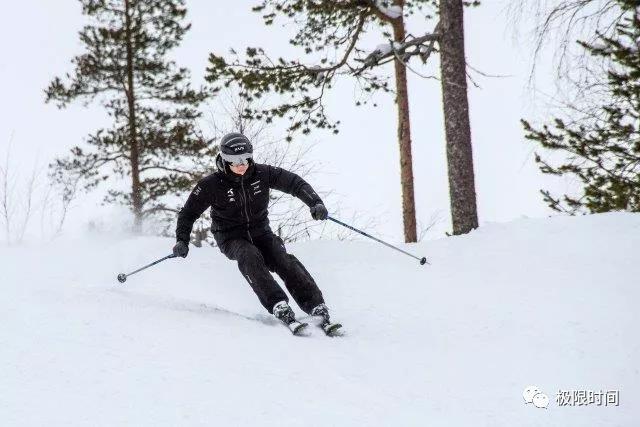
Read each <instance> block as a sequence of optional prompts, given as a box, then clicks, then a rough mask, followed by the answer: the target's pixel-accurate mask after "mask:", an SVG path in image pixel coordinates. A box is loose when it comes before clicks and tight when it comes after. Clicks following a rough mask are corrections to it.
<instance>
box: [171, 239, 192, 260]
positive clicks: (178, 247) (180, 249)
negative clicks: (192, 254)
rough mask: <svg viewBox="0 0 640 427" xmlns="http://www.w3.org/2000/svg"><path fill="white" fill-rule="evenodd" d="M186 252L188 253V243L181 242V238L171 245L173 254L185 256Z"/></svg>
mask: <svg viewBox="0 0 640 427" xmlns="http://www.w3.org/2000/svg"><path fill="white" fill-rule="evenodd" d="M188 253H189V243H187V242H183V241H182V240H178V242H177V243H176V244H175V246H174V247H173V255H174V256H180V257H182V258H186V257H187V254H188Z"/></svg>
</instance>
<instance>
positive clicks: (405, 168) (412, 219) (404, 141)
mask: <svg viewBox="0 0 640 427" xmlns="http://www.w3.org/2000/svg"><path fill="white" fill-rule="evenodd" d="M403 3H404V1H402V0H399V1H396V3H395V4H397V5H399V6H401V7H402V6H403ZM391 25H392V27H393V39H394V40H395V41H396V42H398V43H402V42H403V41H404V38H405V29H404V19H403V17H402V16H400V17H399V18H397V19H394V20H393V21H391ZM394 65H395V77H396V104H397V108H398V143H399V145H400V185H401V187H402V222H403V224H404V241H405V242H415V241H417V233H416V204H415V198H414V190H413V160H412V156H411V120H410V117H409V90H408V88H407V67H406V66H405V65H404V64H403V63H402V62H401V61H399V60H398V58H396V59H395V61H394Z"/></svg>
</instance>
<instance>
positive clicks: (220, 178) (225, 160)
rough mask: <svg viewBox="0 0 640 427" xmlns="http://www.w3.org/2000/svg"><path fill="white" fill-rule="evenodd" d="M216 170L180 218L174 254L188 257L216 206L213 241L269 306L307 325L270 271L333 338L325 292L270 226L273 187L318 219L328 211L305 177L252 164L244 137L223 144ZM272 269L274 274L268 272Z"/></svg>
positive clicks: (292, 323) (297, 326)
mask: <svg viewBox="0 0 640 427" xmlns="http://www.w3.org/2000/svg"><path fill="white" fill-rule="evenodd" d="M216 169H217V171H216V172H214V173H212V174H211V175H209V176H207V177H205V178H203V179H201V180H200V181H199V182H198V184H197V185H196V186H195V188H194V189H193V191H192V192H191V194H190V195H189V198H188V199H187V202H186V203H185V205H184V207H183V208H182V209H181V210H180V212H179V214H178V224H177V227H176V239H177V242H176V244H175V246H174V247H173V254H174V255H176V256H180V257H183V258H184V257H186V256H187V254H188V253H189V240H190V235H191V230H192V228H193V223H194V222H195V221H196V220H197V219H198V218H199V217H200V215H202V213H203V212H204V211H205V210H206V209H207V208H209V207H211V218H212V225H211V231H212V232H213V237H214V239H215V241H216V243H217V244H218V247H219V248H220V251H221V252H222V253H223V254H224V255H225V256H226V257H227V258H229V259H231V260H234V261H237V262H238V268H239V269H240V272H241V273H242V275H243V276H244V277H245V279H246V280H247V282H249V285H250V286H251V288H252V289H253V291H254V292H255V293H256V295H257V296H258V299H259V300H260V303H262V305H263V306H264V308H266V309H267V311H269V313H272V314H273V315H274V316H275V317H276V318H277V319H279V320H280V321H282V322H283V323H284V324H285V325H287V326H288V327H289V329H290V330H291V331H292V332H293V333H294V334H295V333H296V332H298V331H299V330H301V329H302V328H304V327H305V326H306V324H303V323H300V322H298V321H297V320H296V318H295V314H294V312H293V310H292V309H291V307H290V306H289V304H288V301H289V299H288V297H287V295H286V294H285V292H284V291H283V290H282V288H281V287H280V286H279V285H278V283H277V282H276V281H275V280H274V278H273V276H272V275H271V273H270V271H273V272H275V273H277V274H278V275H279V276H280V278H282V280H283V281H284V284H285V286H286V288H287V289H288V290H289V293H290V294H291V296H292V297H293V299H294V300H295V301H296V303H297V304H298V305H299V306H300V308H302V310H304V311H305V312H306V313H308V314H310V315H311V316H315V317H317V318H319V319H320V320H321V323H320V326H322V328H323V329H324V330H325V332H326V333H328V334H330V333H332V332H333V331H334V330H335V329H337V328H339V327H340V325H339V324H332V323H331V322H330V320H329V310H328V308H327V306H326V305H325V303H324V299H323V296H322V292H321V291H320V289H319V288H318V286H317V285H316V283H315V281H314V280H313V278H312V277H311V275H310V274H309V272H308V271H307V270H306V269H305V267H304V266H303V265H302V263H301V262H300V261H299V260H298V259H297V258H296V257H295V256H293V255H291V254H289V253H287V250H286V248H285V246H284V242H283V241H282V239H281V238H280V237H278V236H277V235H275V234H274V233H273V232H272V231H271V228H270V227H269V219H268V212H267V206H268V204H269V190H270V189H272V188H274V189H276V190H280V191H283V192H285V193H288V194H291V195H293V196H296V197H298V198H299V199H300V200H302V201H303V202H304V203H305V204H306V205H307V206H309V208H310V210H311V216H312V217H313V219H315V220H325V219H327V216H328V212H327V209H326V208H325V206H324V204H323V203H322V200H321V199H320V197H319V196H318V194H317V193H316V192H315V191H314V190H313V188H311V186H310V185H309V184H308V183H307V182H306V181H305V180H304V179H302V178H301V177H300V176H298V175H296V174H294V173H292V172H289V171H286V170H284V169H281V168H279V167H275V166H270V165H266V164H257V163H255V162H254V161H253V146H252V144H251V142H250V141H249V139H248V138H247V137H246V136H244V135H243V134H241V133H230V134H227V135H225V136H224V137H223V138H222V140H221V141H220V152H219V154H218V155H217V156H216ZM269 270H270V271H269Z"/></svg>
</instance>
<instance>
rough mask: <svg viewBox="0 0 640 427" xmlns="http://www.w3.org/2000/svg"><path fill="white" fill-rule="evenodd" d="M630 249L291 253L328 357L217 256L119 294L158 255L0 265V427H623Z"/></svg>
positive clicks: (633, 332)
mask: <svg viewBox="0 0 640 427" xmlns="http://www.w3.org/2000/svg"><path fill="white" fill-rule="evenodd" d="M639 243H640V215H633V214H606V215H594V216H588V217H580V218H566V217H557V218H553V219H547V220H526V219H525V220H520V221H516V222H513V223H509V224H493V225H487V226H484V227H482V228H481V229H479V230H477V231H475V232H473V233H471V234H470V235H468V236H462V237H451V238H446V239H442V240H437V241H432V242H424V243H421V244H417V245H406V246H405V247H406V248H407V249H408V250H410V251H412V252H415V253H416V254H420V255H426V256H427V257H428V258H429V260H430V262H431V264H432V265H431V266H424V267H421V266H420V265H419V264H418V263H417V262H416V261H414V260H412V259H411V258H408V257H405V256H403V255H400V254H398V253H396V252H394V251H391V250H389V249H387V248H385V247H383V246H381V245H378V244H376V243H374V242H369V241H358V242H335V241H316V242H310V243H304V244H294V245H290V246H289V250H290V252H292V253H295V254H296V255H297V256H298V257H299V258H300V259H301V260H302V261H303V263H305V265H306V266H307V267H308V269H309V271H310V272H311V273H312V274H313V275H314V276H315V278H316V280H317V282H318V283H319V284H320V286H321V288H322V289H323V292H324V294H325V297H326V299H327V302H328V304H329V305H330V307H331V308H332V309H333V313H334V318H335V319H336V320H340V321H342V323H343V324H344V325H345V335H344V336H342V337H339V338H328V337H325V336H324V335H323V334H322V333H321V331H320V330H317V329H313V330H312V331H311V335H310V336H308V337H294V336H292V335H291V334H290V333H289V332H288V330H287V329H285V328H284V327H282V326H280V325H279V324H277V323H275V322H274V321H272V320H271V319H270V317H269V316H268V315H266V313H265V312H263V311H262V308H261V306H260V305H259V304H258V301H257V299H256V298H255V296H254V295H253V293H252V292H251V290H250V288H249V285H248V284H247V283H246V282H245V281H244V280H243V279H242V277H241V276H240V274H239V273H238V272H237V271H236V266H235V264H234V263H232V262H230V261H228V260H227V259H226V258H224V257H223V256H222V255H221V254H220V253H219V252H218V250H217V249H216V248H202V249H198V248H193V247H192V249H191V253H190V255H189V257H188V258H187V259H186V260H183V259H179V260H169V261H167V262H164V263H162V264H160V265H158V266H156V267H154V268H152V269H149V270H147V271H144V272H142V273H140V274H138V275H135V276H132V277H131V278H129V280H128V281H127V282H126V284H124V285H120V284H119V283H118V282H117V281H116V274H117V273H118V272H128V271H131V270H133V269H135V268H136V267H138V266H139V265H142V264H145V263H147V262H150V261H152V260H154V259H156V258H159V257H161V256H164V255H165V254H167V253H168V252H169V251H170V248H171V246H172V241H171V240H170V239H162V238H148V237H138V238H124V237H118V236H110V237H108V236H92V237H85V238H82V239H77V240H58V241H55V242H53V243H49V244H47V245H44V246H42V245H38V246H36V245H26V246H22V247H14V248H6V247H2V248H0V260H1V261H0V262H1V269H0V284H1V288H0V291H1V294H0V425H2V426H45V425H46V426H76V425H77V426H88V425H91V426H119V425H130V426H142V425H144V426H164V425H166V426H190V425H203V426H214V425H215V426H221V425H230V426H231V425H233V426H241V425H251V426H258V425H259V426H263V425H282V426H303V425H304V426H328V425H332V426H355V425H358V426H360V425H362V426H365V425H366V426H372V425H380V426H392V425H393V426H425V425H430V426H530V425H540V426H563V427H564V426H617V425H620V426H635V425H638V420H639V419H640V409H639V408H640V381H639V380H640V375H639V372H638V369H639V362H640V338H639V337H640V334H638V328H639V327H640V319H639V316H638V301H640V289H639V287H638V285H639V282H638V277H640V259H639V258H638V256H639V255H638V254H639V251H638V245H639ZM295 308H296V309H297V307H295ZM297 312H298V313H300V310H297ZM529 385H535V386H537V387H539V388H540V389H541V390H542V391H543V392H544V393H546V394H547V395H548V396H549V399H550V403H549V406H548V408H547V409H538V408H536V407H534V406H533V405H532V404H528V405H527V404H525V403H524V400H523V397H522V392H523V390H524V388H525V387H527V386H529ZM558 390H593V391H600V390H603V391H607V390H619V406H597V405H594V404H591V405H588V406H576V407H564V406H563V407H561V406H559V405H558V404H557V402H556V400H555V397H556V393H557V392H558Z"/></svg>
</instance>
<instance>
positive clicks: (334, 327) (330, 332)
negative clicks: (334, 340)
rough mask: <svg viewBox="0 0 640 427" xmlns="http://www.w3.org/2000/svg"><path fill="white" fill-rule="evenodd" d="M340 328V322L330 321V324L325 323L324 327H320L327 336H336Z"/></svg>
mask: <svg viewBox="0 0 640 427" xmlns="http://www.w3.org/2000/svg"><path fill="white" fill-rule="evenodd" d="M340 328H342V325H341V324H340V323H332V324H330V325H327V327H326V328H322V329H323V330H324V333H325V334H327V336H330V337H333V336H337V335H338V334H339V333H340V332H341V331H340V330H339V329H340Z"/></svg>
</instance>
